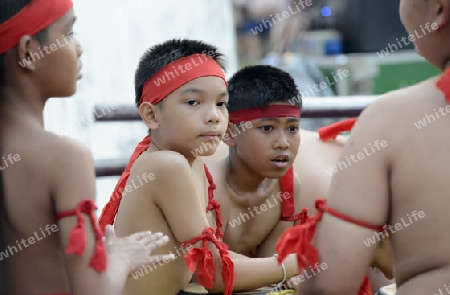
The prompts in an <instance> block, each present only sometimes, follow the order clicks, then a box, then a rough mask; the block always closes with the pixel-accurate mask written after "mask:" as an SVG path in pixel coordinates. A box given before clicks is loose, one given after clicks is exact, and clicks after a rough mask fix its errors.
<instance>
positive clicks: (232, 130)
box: [222, 122, 237, 147]
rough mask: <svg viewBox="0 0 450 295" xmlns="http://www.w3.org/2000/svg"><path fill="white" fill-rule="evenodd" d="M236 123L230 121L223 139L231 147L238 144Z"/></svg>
mask: <svg viewBox="0 0 450 295" xmlns="http://www.w3.org/2000/svg"><path fill="white" fill-rule="evenodd" d="M236 134H237V130H236V125H235V124H234V123H231V122H228V128H227V131H226V132H225V134H224V135H223V137H222V141H223V142H224V143H225V144H226V145H228V146H229V147H234V146H236Z"/></svg>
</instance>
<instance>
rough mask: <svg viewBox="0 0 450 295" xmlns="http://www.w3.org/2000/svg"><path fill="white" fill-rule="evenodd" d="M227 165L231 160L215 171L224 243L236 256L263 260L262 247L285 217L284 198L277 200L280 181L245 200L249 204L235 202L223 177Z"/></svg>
mask: <svg viewBox="0 0 450 295" xmlns="http://www.w3.org/2000/svg"><path fill="white" fill-rule="evenodd" d="M227 165H228V163H227V160H223V161H221V162H220V163H219V165H217V166H214V167H213V168H211V173H212V174H213V176H214V180H215V181H216V183H217V190H216V193H215V198H216V200H217V201H219V203H220V204H221V211H222V218H223V222H224V226H223V230H224V233H225V236H224V242H225V243H226V244H227V245H228V246H229V248H230V250H231V251H233V252H236V253H239V254H242V255H245V256H248V257H259V255H258V254H259V253H258V246H259V245H260V244H261V243H263V242H264V240H265V238H266V236H267V235H268V234H269V233H270V232H271V231H272V229H273V228H274V227H275V226H276V225H277V223H278V221H279V219H280V216H281V215H280V214H281V205H280V198H277V194H278V193H279V192H280V185H279V181H278V180H275V181H271V182H270V183H268V185H267V186H265V187H264V188H262V189H261V190H260V191H259V192H258V193H254V194H251V195H250V196H248V195H246V196H244V198H245V200H244V199H242V200H240V199H238V197H236V196H235V197H234V198H233V197H231V195H233V194H234V192H232V191H231V189H230V188H229V186H228V184H227V182H226V179H225V173H223V171H226V166H227ZM255 206H256V208H255Z"/></svg>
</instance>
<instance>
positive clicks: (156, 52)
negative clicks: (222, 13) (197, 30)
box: [134, 39, 225, 107]
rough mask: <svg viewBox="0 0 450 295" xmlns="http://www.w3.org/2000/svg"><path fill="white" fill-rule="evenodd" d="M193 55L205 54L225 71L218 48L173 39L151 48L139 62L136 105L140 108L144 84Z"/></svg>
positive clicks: (136, 80)
mask: <svg viewBox="0 0 450 295" xmlns="http://www.w3.org/2000/svg"><path fill="white" fill-rule="evenodd" d="M192 54H205V55H207V56H209V57H211V58H213V59H214V60H215V61H216V62H217V63H218V64H219V66H220V67H221V68H222V70H224V71H225V61H224V59H223V54H222V53H220V52H218V49H217V47H215V46H213V45H209V44H206V43H203V42H201V41H197V40H189V39H182V40H181V39H172V40H168V41H166V42H164V43H161V44H158V45H155V46H153V47H151V48H150V49H149V50H148V51H147V52H145V53H144V55H143V56H142V57H141V60H140V61H139V66H138V68H137V70H136V73H135V76H134V87H135V93H136V99H135V103H136V106H137V107H139V105H140V102H139V101H140V99H141V95H142V89H143V87H144V83H145V82H146V81H147V80H148V79H150V78H151V77H153V75H155V74H156V73H157V72H158V71H159V70H161V69H162V68H164V67H165V66H167V65H168V64H169V63H171V62H173V61H176V60H178V59H180V58H183V57H187V56H189V55H192Z"/></svg>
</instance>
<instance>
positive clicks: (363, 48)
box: [45, 0, 439, 213]
mask: <svg viewBox="0 0 450 295" xmlns="http://www.w3.org/2000/svg"><path fill="white" fill-rule="evenodd" d="M74 3H75V12H76V14H77V16H78V21H77V23H76V25H75V31H76V32H77V38H78V39H79V40H80V41H81V43H82V45H83V47H84V54H83V56H82V61H83V65H84V66H83V79H82V80H81V81H80V82H79V84H78V92H77V94H76V95H75V96H73V97H71V98H65V99H60V98H53V99H51V100H50V101H49V103H48V104H47V106H46V109H45V118H46V122H45V124H46V128H47V129H48V130H51V131H53V132H56V133H58V134H60V135H61V136H70V137H74V138H77V139H78V140H81V141H82V142H84V143H85V144H87V145H88V146H89V147H90V148H91V150H92V153H93V155H94V159H95V161H96V165H103V166H104V165H106V166H108V165H110V164H111V163H116V164H117V163H118V166H120V165H122V164H123V163H124V161H127V160H128V158H129V157H130V155H131V153H132V152H133V150H134V148H135V146H136V144H137V143H138V142H139V141H140V140H141V139H142V138H143V137H144V136H145V135H146V128H145V127H144V125H143V124H142V123H141V122H139V121H132V122H131V121H123V120H122V121H114V122H99V121H100V119H101V118H102V117H103V118H104V117H106V116H107V115H110V114H111V113H113V112H114V111H117V110H120V108H119V106H131V107H132V106H133V104H134V71H135V69H136V67H137V65H138V62H139V58H140V57H141V55H142V54H143V53H144V52H145V51H146V50H147V49H148V48H150V47H151V46H153V45H155V44H157V43H160V42H163V41H165V40H167V39H171V38H190V39H198V40H203V41H205V42H208V43H211V44H214V45H216V46H217V47H219V48H220V50H221V51H222V52H223V53H224V54H225V56H226V59H227V63H228V68H227V72H226V74H227V77H230V76H231V75H232V74H233V73H234V72H236V71H237V70H238V69H239V68H242V67H244V66H246V65H254V64H269V65H273V66H277V67H279V68H281V69H284V70H286V71H287V72H289V73H291V74H292V75H293V77H294V78H295V80H296V82H297V84H298V86H299V88H300V90H301V92H302V94H303V97H304V101H305V102H309V101H311V102H320V101H322V102H330V107H331V105H333V104H335V103H339V101H341V100H343V99H344V98H345V99H348V98H349V97H355V98H357V97H374V96H376V95H379V94H383V93H386V92H388V91H391V90H395V89H399V88H402V87H406V86H409V85H412V84H415V83H417V82H419V81H422V80H424V79H426V78H429V77H431V76H434V75H437V74H438V73H439V71H438V70H437V69H434V68H433V67H432V66H430V65H428V64H427V63H426V61H424V60H423V59H422V58H421V57H420V56H418V55H417V54H416V52H415V50H414V46H413V44H412V43H411V42H409V41H408V34H407V33H406V31H405V30H404V28H403V26H402V24H401V22H400V19H399V13H398V6H399V0H377V1H369V0H295V1H294V0H189V1H182V0H171V1H163V0H108V1H106V0H95V1H89V0H76V1H74ZM418 34H419V36H420V35H424V32H418ZM419 36H416V37H419ZM402 38H403V39H402ZM405 38H406V39H405ZM405 40H406V41H405ZM318 85H321V86H320V87H318ZM96 106H97V109H100V111H97V112H96V113H94V108H95V107H96ZM338 119H341V118H337V117H336V116H335V117H333V118H305V119H302V128H304V129H308V130H316V129H317V128H318V127H320V126H323V125H325V124H328V123H331V122H333V121H336V120H338ZM108 163H109V164H108ZM111 174H116V175H111ZM106 175H109V176H106ZM118 175H120V173H117V172H116V173H110V174H105V175H100V176H101V177H98V178H97V194H98V196H97V197H98V200H99V202H98V203H99V207H100V208H103V207H104V205H105V204H106V202H107V200H108V199H109V196H110V194H111V192H112V190H113V188H114V186H115V184H116V182H117V180H118ZM97 213H100V211H98V212H97Z"/></svg>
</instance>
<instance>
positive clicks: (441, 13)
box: [432, 0, 450, 29]
mask: <svg viewBox="0 0 450 295" xmlns="http://www.w3.org/2000/svg"><path fill="white" fill-rule="evenodd" d="M435 4H436V11H435V15H436V17H435V19H434V22H435V23H436V24H437V28H433V27H432V28H433V29H439V28H442V27H444V26H446V25H448V22H449V21H450V2H449V1H447V0H438V1H436V2H435Z"/></svg>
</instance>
